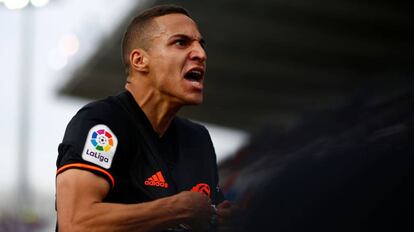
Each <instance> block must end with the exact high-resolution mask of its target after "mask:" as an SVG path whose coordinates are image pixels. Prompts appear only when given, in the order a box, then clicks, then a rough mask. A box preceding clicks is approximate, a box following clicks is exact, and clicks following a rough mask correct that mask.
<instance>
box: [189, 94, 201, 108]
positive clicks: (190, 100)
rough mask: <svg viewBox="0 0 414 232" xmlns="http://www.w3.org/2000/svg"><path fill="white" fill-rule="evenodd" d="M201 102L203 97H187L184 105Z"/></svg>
mask: <svg viewBox="0 0 414 232" xmlns="http://www.w3.org/2000/svg"><path fill="white" fill-rule="evenodd" d="M202 103H203V97H202V96H201V97H194V98H190V99H187V101H186V103H185V105H193V106H194V105H201V104H202Z"/></svg>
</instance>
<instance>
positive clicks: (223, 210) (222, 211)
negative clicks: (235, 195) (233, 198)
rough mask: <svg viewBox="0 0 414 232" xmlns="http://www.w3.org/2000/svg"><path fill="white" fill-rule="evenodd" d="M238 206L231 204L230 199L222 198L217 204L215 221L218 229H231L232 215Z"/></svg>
mask: <svg viewBox="0 0 414 232" xmlns="http://www.w3.org/2000/svg"><path fill="white" fill-rule="evenodd" d="M237 210H238V208H237V207H236V206H234V205H232V204H231V202H230V201H228V200H224V201H223V202H222V203H220V204H219V205H218V206H217V211H216V214H217V220H218V221H217V222H218V226H219V228H218V229H219V231H233V230H232V228H231V220H230V219H232V216H234V215H235V213H236V211H237Z"/></svg>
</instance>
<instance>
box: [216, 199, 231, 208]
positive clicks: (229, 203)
mask: <svg viewBox="0 0 414 232" xmlns="http://www.w3.org/2000/svg"><path fill="white" fill-rule="evenodd" d="M230 207H231V202H230V201H228V200H224V201H223V202H221V203H220V204H219V205H218V206H217V208H230Z"/></svg>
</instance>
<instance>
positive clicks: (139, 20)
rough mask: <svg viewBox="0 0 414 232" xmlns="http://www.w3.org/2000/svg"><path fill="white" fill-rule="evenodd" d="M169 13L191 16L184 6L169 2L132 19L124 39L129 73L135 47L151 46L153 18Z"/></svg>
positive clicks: (124, 57)
mask: <svg viewBox="0 0 414 232" xmlns="http://www.w3.org/2000/svg"><path fill="white" fill-rule="evenodd" d="M168 14H183V15H186V16H188V17H190V18H191V16H190V14H189V13H188V11H187V10H186V9H184V8H183V7H180V6H177V5H171V4H168V5H158V6H154V7H152V8H149V9H147V10H145V11H143V12H141V13H140V14H139V15H137V16H136V17H135V18H134V19H132V21H131V23H130V24H129V25H128V27H127V30H126V31H125V34H124V38H123V39H122V59H123V62H124V66H125V72H126V74H127V75H129V68H130V63H129V54H130V53H131V52H132V50H134V49H135V48H142V49H144V50H147V49H148V48H149V45H150V43H149V42H150V41H149V37H150V36H151V31H152V30H151V26H152V25H151V24H152V20H153V19H154V18H156V17H160V16H163V15H168Z"/></svg>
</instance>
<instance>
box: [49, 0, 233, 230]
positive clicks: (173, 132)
mask: <svg viewBox="0 0 414 232" xmlns="http://www.w3.org/2000/svg"><path fill="white" fill-rule="evenodd" d="M122 46H123V47H122V49H123V59H124V63H125V66H126V71H127V83H126V85H125V88H126V90H127V91H126V92H123V93H121V94H119V95H118V96H114V97H108V98H106V99H104V100H100V101H97V102H93V103H91V104H88V105H87V106H85V107H83V108H82V109H81V110H80V111H79V112H78V113H77V114H76V115H75V116H74V118H73V119H72V120H71V121H70V123H69V124H68V126H67V129H66V132H65V136H64V139H63V142H62V143H61V144H60V145H59V156H58V160H57V167H58V171H57V180H56V188H57V190H56V206H57V215H58V227H59V231H164V230H168V231H186V230H192V231H207V230H213V229H214V224H215V222H219V223H220V222H222V221H223V219H225V217H226V216H228V214H229V213H230V203H229V202H228V201H223V195H222V193H221V191H220V189H219V188H218V177H217V165H216V157H215V153H214V148H213V145H212V143H211V139H210V137H209V134H208V131H207V130H206V129H205V128H204V127H203V126H201V125H198V124H195V123H193V122H190V121H188V120H184V119H181V118H178V117H176V116H175V115H176V113H177V112H178V110H179V109H180V108H181V107H182V106H185V105H198V104H200V103H202V101H203V81H204V74H205V69H206V59H207V56H206V53H205V51H204V48H203V46H204V40H203V38H202V36H201V34H200V32H199V31H198V28H197V25H196V23H195V22H194V21H193V20H192V19H191V17H190V16H189V14H188V13H187V11H186V10H185V9H183V8H181V7H177V6H172V5H163V6H157V7H154V8H151V9H148V10H146V11H144V12H143V13H141V14H140V15H138V16H137V17H135V18H134V20H133V21H132V22H131V24H130V25H129V27H128V29H127V31H126V33H125V36H124V40H123V45H122ZM215 206H217V207H215Z"/></svg>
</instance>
